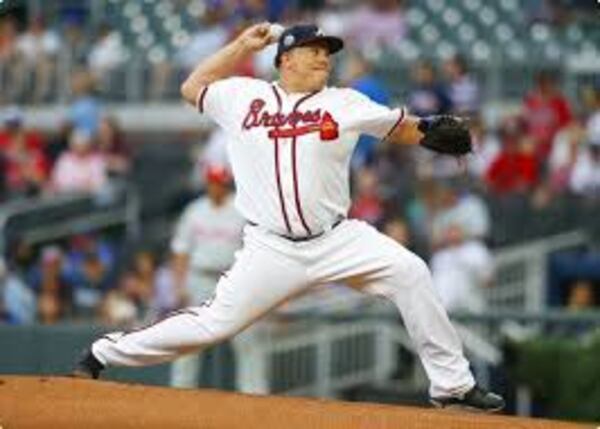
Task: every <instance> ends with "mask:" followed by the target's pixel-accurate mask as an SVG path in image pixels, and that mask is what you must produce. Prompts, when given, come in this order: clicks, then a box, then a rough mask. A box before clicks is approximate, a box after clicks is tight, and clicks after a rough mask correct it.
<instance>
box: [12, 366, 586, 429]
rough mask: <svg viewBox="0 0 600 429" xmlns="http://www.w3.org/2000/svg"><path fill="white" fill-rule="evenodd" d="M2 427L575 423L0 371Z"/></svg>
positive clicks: (406, 428) (266, 428)
mask: <svg viewBox="0 0 600 429" xmlns="http://www.w3.org/2000/svg"><path fill="white" fill-rule="evenodd" d="M0 398H3V399H2V400H1V401H0V427H3V428H16V427H18V428H31V427H36V428H39V427H61V428H65V429H67V428H80V427H82V426H83V425H85V427H86V428H88V429H91V428H99V427H107V428H115V427H119V428H123V429H125V428H139V427H144V428H154V427H160V428H164V427H178V428H188V427H194V428H221V429H222V428H231V429H235V428H249V427H257V426H259V425H260V427H261V428H262V429H270V428H282V427H285V428H286V429H300V428H302V429H305V428H311V429H320V428H327V429H338V428H339V429H342V428H343V429H347V428H358V427H360V428H362V429H369V428H378V429H386V428H398V427H402V428H403V429H413V428H414V429H418V428H445V429H478V428H486V429H494V428H511V429H534V428H540V429H541V428H544V429H576V428H582V429H583V428H586V427H589V428H593V427H595V426H594V425H585V424H571V423H563V422H556V421H555V422H551V421H548V420H541V419H536V420H532V419H525V418H515V417H507V416H501V415H493V416H492V415H482V414H468V413H458V412H452V411H439V410H431V409H425V408H411V407H398V406H390V405H376V404H365V403H348V402H339V401H331V400H316V399H304V398H283V397H274V396H251V395H242V394H236V393H224V392H219V391H216V390H185V389H178V390H175V389H166V388H159V387H148V386H142V385H127V384H117V383H113V382H92V381H88V380H80V379H70V378H38V377H16V376H12V377H11V376H6V377H2V378H1V379H0Z"/></svg>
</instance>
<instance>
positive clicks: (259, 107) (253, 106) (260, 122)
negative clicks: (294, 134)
mask: <svg viewBox="0 0 600 429" xmlns="http://www.w3.org/2000/svg"><path fill="white" fill-rule="evenodd" d="M265 104H266V103H265V101H264V100H262V99H260V98H257V99H255V100H253V101H252V102H251V103H250V107H249V109H248V114H247V115H246V117H245V118H244V121H243V122H242V128H244V129H245V130H249V129H251V128H255V127H266V128H285V127H292V128H296V127H297V126H298V125H300V124H303V125H315V124H320V123H321V109H317V110H307V111H304V112H298V111H293V112H290V113H289V114H287V115H285V114H283V113H279V112H277V113H269V112H267V111H266V110H264V107H265Z"/></svg>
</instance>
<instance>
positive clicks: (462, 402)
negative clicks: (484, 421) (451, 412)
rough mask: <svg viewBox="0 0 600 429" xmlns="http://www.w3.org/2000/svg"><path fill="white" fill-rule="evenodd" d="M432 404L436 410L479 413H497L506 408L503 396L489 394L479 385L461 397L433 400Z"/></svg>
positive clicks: (431, 400)
mask: <svg viewBox="0 0 600 429" xmlns="http://www.w3.org/2000/svg"><path fill="white" fill-rule="evenodd" d="M430 402H431V403H432V404H433V405H434V406H435V407H436V408H448V409H458V410H466V411H479V412H484V413H495V412H498V411H500V410H502V409H503V408H504V406H505V403H504V398H502V396H500V395H497V394H495V393H492V392H488V391H487V390H485V389H482V388H481V387H479V386H477V385H475V387H473V388H472V389H471V390H469V391H468V392H467V393H465V394H464V395H463V396H461V397H458V396H449V397H446V398H431V399H430Z"/></svg>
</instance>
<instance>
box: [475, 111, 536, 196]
mask: <svg viewBox="0 0 600 429" xmlns="http://www.w3.org/2000/svg"><path fill="white" fill-rule="evenodd" d="M523 127H524V124H523V123H522V121H521V120H520V119H518V118H510V119H509V120H508V121H506V122H505V123H504V125H503V127H502V130H501V134H502V149H501V150H500V152H499V153H498V155H497V156H496V157H495V158H494V160H493V161H492V163H491V164H490V166H489V168H488V170H487V171H486V173H485V179H486V183H487V185H488V187H489V188H490V190H491V191H492V192H493V193H495V194H497V195H505V194H510V193H515V192H527V191H528V190H531V189H533V187H534V186H535V184H536V183H537V181H538V178H539V163H538V160H537V158H536V155H535V146H534V142H533V141H532V139H531V138H530V137H528V136H524V135H523Z"/></svg>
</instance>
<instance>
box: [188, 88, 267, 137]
mask: <svg viewBox="0 0 600 429" xmlns="http://www.w3.org/2000/svg"><path fill="white" fill-rule="evenodd" d="M257 82H261V81H259V80H257V79H252V78H247V77H230V78H227V79H222V80H217V81H215V82H213V83H211V84H210V85H207V86H205V87H204V89H202V91H200V93H199V94H198V99H197V100H196V108H197V109H198V111H199V112H200V113H203V114H206V115H207V116H209V117H210V118H211V119H212V120H214V121H215V122H216V123H217V124H219V125H220V126H221V127H222V128H224V129H226V130H227V129H229V128H231V127H235V126H237V127H239V124H240V123H241V121H242V118H241V115H242V114H243V113H242V112H243V109H244V107H247V100H248V95H249V94H251V92H250V91H249V90H251V89H253V88H254V87H255V86H256V83H257ZM236 124H237V125H236Z"/></svg>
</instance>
